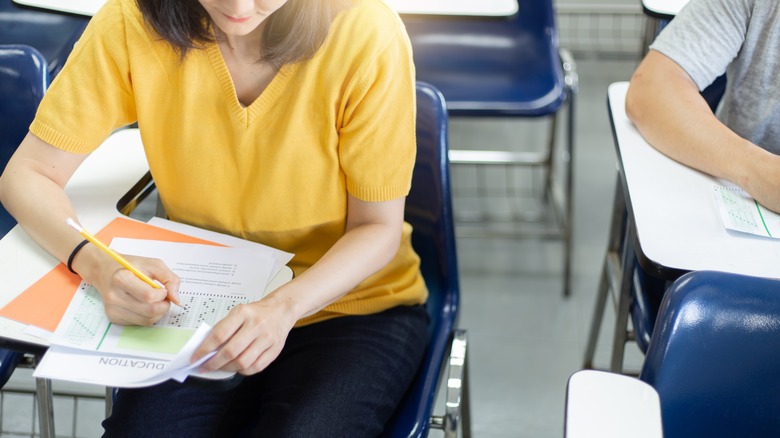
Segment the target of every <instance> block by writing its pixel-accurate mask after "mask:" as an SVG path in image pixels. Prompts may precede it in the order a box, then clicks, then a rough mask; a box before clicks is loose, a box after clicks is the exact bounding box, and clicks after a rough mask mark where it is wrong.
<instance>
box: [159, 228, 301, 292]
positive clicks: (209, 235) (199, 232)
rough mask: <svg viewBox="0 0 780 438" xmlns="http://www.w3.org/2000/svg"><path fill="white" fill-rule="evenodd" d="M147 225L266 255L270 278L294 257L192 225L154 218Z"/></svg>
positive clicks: (274, 249)
mask: <svg viewBox="0 0 780 438" xmlns="http://www.w3.org/2000/svg"><path fill="white" fill-rule="evenodd" d="M149 225H154V226H155V227H159V228H164V229H166V230H171V231H175V232H177V233H182V234H186V235H188V236H195V237H199V238H201V239H205V240H210V241H212V242H219V243H221V244H223V245H227V246H232V247H235V248H249V249H256V250H258V251H261V252H263V253H267V254H269V255H270V256H271V257H273V259H274V267H273V269H272V270H271V278H273V277H274V276H275V275H276V274H278V273H279V270H281V269H282V267H283V266H286V265H287V263H290V260H292V258H293V256H294V254H291V253H289V252H284V251H282V250H279V249H276V248H272V247H270V246H267V245H263V244H261V243H257V242H252V241H251V240H246V239H241V238H239V237H235V236H231V235H229V234H222V233H217V232H216V231H210V230H204V229H203V228H198V227H193V226H192V225H187V224H183V223H181V222H174V221H169V220H168V219H163V218H160V217H156V216H155V217H153V218H151V219H150V220H149Z"/></svg>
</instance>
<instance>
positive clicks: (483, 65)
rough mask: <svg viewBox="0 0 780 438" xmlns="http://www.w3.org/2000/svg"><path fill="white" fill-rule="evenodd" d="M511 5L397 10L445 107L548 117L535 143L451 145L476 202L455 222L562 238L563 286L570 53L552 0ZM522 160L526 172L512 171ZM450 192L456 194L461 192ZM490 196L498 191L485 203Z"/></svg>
mask: <svg viewBox="0 0 780 438" xmlns="http://www.w3.org/2000/svg"><path fill="white" fill-rule="evenodd" d="M518 7H519V12H517V13H516V14H514V15H512V16H509V17H490V18H487V17H469V16H446V17H445V16H423V15H409V16H404V17H403V20H404V22H405V24H406V28H407V31H408V33H409V36H410V38H411V42H412V46H413V48H414V61H415V65H416V69H417V79H418V80H420V81H424V82H428V83H430V84H432V85H434V86H435V87H436V88H438V89H439V90H441V92H442V94H443V95H444V97H445V99H446V101H447V110H448V112H449V115H450V117H481V118H488V117H489V118H504V119H506V118H526V119H528V118H542V117H544V118H548V119H550V123H549V136H548V141H546V142H542V143H543V145H541V146H540V145H536V147H535V148H528V147H524V148H523V147H518V146H520V145H523V139H520V141H519V143H520V145H486V148H487V149H489V150H478V151H475V150H472V151H464V150H451V151H450V152H449V154H450V159H451V162H452V164H453V166H458V168H459V169H460V168H463V169H464V174H465V173H466V170H468V169H473V170H474V173H476V177H475V178H474V183H473V184H474V185H475V186H476V187H475V188H474V193H473V195H472V196H471V197H470V200H471V198H473V200H474V202H475V203H476V204H477V206H478V209H477V211H476V213H475V217H464V218H463V220H460V219H459V221H458V223H459V228H458V232H459V233H460V234H463V235H477V236H509V237H524V236H532V237H547V238H560V239H562V241H563V244H564V245H563V246H564V259H563V260H564V263H563V270H564V287H563V289H564V293H565V294H568V293H569V289H570V284H569V276H570V270H571V266H570V265H571V262H570V252H571V222H572V221H571V205H572V189H571V183H572V167H571V155H572V153H573V150H572V148H573V126H574V123H573V117H572V116H573V111H572V109H573V105H572V103H573V98H574V94H575V91H576V88H577V77H576V71H575V68H574V62H573V60H572V59H571V57H570V56H568V55H567V54H566V52H563V51H561V50H560V49H559V47H558V34H557V28H556V23H555V12H554V9H553V2H552V0H541V1H540V0H534V1H531V0H519V1H518ZM566 103H568V104H569V105H568V108H569V114H568V120H567V122H568V123H567V125H566V127H565V133H566V142H565V148H564V150H563V151H562V153H560V154H556V153H555V150H554V149H555V148H554V146H555V144H556V136H555V134H556V131H557V123H558V121H559V115H560V113H561V112H562V111H561V109H562V108H565V107H566V105H565V104H566ZM557 158H558V159H561V163H560V165H557V163H556V159H557ZM520 169H526V173H524V174H519V170H520ZM554 169H558V170H559V171H561V172H554V171H553V170H554ZM529 170H534V172H535V173H530V181H529V182H528V183H527V184H519V183H517V182H516V181H514V179H515V178H520V177H523V176H525V177H526V178H527V179H529V178H528V174H529V172H528V171H529ZM487 171H490V172H491V175H492V174H495V175H503V177H502V178H503V179H504V182H503V183H502V184H503V185H504V187H503V189H500V188H497V187H496V185H497V184H496V183H493V182H491V181H488V177H486V176H485V174H486V172H487ZM469 172H470V170H469ZM539 173H541V178H543V183H542V188H541V189H540V190H534V188H535V187H531V191H532V192H535V193H531V194H530V195H529V196H526V198H528V199H531V200H533V201H531V202H528V201H526V202H522V203H521V202H519V198H520V196H519V194H520V193H521V192H523V191H524V190H525V191H526V192H528V191H529V190H528V187H526V186H529V185H531V186H533V183H534V182H535V181H536V179H535V178H536V177H537V176H538V174H539ZM554 173H560V174H562V178H559V179H560V180H561V181H562V184H561V185H560V186H557V187H556V185H555V182H556V180H557V179H556V178H553V174H554ZM458 187H460V185H459V186H458ZM469 189H471V187H469ZM494 192H497V195H496V194H494ZM455 196H456V200H460V199H461V198H464V196H460V195H459V194H458V193H455ZM498 198H503V199H498ZM491 199H498V201H497V202H492V203H491V202H490V200H491ZM501 201H506V202H505V203H503V202H501ZM499 203H501V205H502V206H505V207H506V210H508V213H506V214H501V215H500V217H498V214H499V210H501V209H504V207H502V208H501V209H499V208H498V207H497V205H498V204H499ZM460 210H461V209H460V208H459V211H460ZM469 213H472V212H469ZM472 214H473V213H472ZM531 223H533V224H531Z"/></svg>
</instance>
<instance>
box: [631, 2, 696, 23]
mask: <svg viewBox="0 0 780 438" xmlns="http://www.w3.org/2000/svg"><path fill="white" fill-rule="evenodd" d="M689 1H690V0H642V10H644V11H645V13H646V14H648V15H652V16H654V17H658V18H666V19H671V18H672V17H674V16H675V15H677V13H678V12H680V9H682V8H683V6H685V5H687V4H688V2H689Z"/></svg>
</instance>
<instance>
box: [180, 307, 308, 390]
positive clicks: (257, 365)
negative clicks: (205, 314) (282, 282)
mask: <svg viewBox="0 0 780 438" xmlns="http://www.w3.org/2000/svg"><path fill="white" fill-rule="evenodd" d="M290 309H291V308H290V306H285V305H284V304H283V303H278V302H276V300H275V299H274V298H273V296H269V297H266V299H263V300H260V301H257V302H254V303H250V304H240V305H238V306H236V307H234V308H233V309H232V310H231V311H230V312H229V313H228V315H227V316H226V317H225V318H224V319H223V320H222V321H220V322H219V323H218V324H217V325H215V326H214V328H212V329H211V333H210V334H209V335H208V337H207V338H206V339H205V340H204V341H203V343H202V344H201V345H200V347H198V349H197V350H196V351H195V353H194V354H193V356H192V361H193V362H195V361H197V360H198V359H200V358H202V357H203V356H205V355H207V354H208V353H210V352H212V351H215V350H216V351H217V354H215V355H214V357H212V358H211V359H209V360H208V361H206V363H204V364H203V365H202V366H201V369H202V370H204V371H214V370H221V371H235V372H238V373H240V374H243V375H247V376H248V375H251V374H255V373H258V372H260V371H262V370H263V369H265V368H266V367H267V366H268V365H269V364H270V363H271V362H273V360H274V359H276V357H277V356H278V355H279V353H280V352H281V351H282V347H283V346H284V342H285V340H286V339H287V335H288V334H289V332H290V330H291V329H292V327H293V325H294V324H295V321H296V320H297V318H296V317H295V316H294V315H293V312H292V311H291V310H290Z"/></svg>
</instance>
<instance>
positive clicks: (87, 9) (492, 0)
mask: <svg viewBox="0 0 780 438" xmlns="http://www.w3.org/2000/svg"><path fill="white" fill-rule="evenodd" d="M13 1H14V2H15V3H18V4H20V5H24V6H29V7H32V8H39V9H47V10H51V11H57V12H67V13H71V14H78V15H86V16H90V17H91V16H93V15H95V12H97V11H98V9H100V7H101V6H103V3H105V0H13ZM385 1H386V2H387V4H389V5H390V6H393V7H394V8H395V9H396V10H397V11H398V12H399V13H401V14H421V15H471V16H486V17H503V16H509V15H514V14H515V13H517V0H385Z"/></svg>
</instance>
